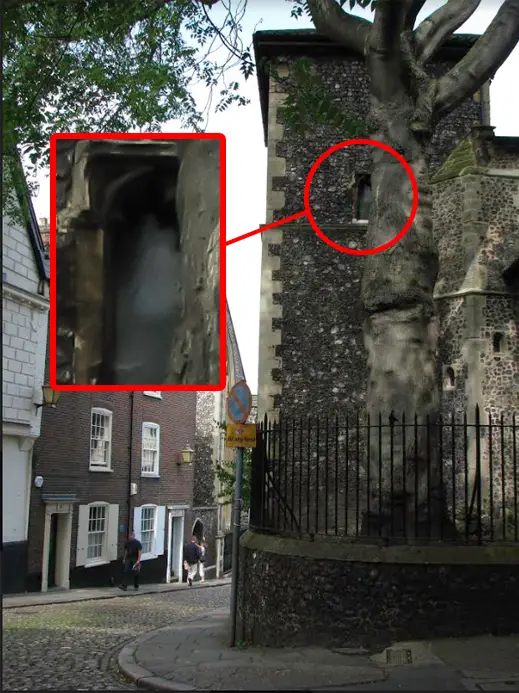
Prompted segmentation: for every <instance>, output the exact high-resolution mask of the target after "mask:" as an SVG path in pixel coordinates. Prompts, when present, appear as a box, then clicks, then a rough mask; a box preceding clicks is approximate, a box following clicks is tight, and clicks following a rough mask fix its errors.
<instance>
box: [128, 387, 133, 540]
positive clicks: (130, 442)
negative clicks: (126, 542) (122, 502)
mask: <svg viewBox="0 0 519 693" xmlns="http://www.w3.org/2000/svg"><path fill="white" fill-rule="evenodd" d="M134 403H135V392H133V391H132V392H130V430H129V434H128V527H127V531H126V535H127V536H128V534H129V533H130V529H131V525H132V492H131V487H132V466H133V465H132V460H133V408H134Z"/></svg>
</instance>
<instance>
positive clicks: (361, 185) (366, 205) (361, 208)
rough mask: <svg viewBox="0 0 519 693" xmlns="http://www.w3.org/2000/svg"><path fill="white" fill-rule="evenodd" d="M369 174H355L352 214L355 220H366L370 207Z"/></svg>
mask: <svg viewBox="0 0 519 693" xmlns="http://www.w3.org/2000/svg"><path fill="white" fill-rule="evenodd" d="M371 199H372V191H371V176H370V175H369V174H368V173H358V174H357V175H356V189H355V204H354V209H353V216H354V218H355V220H356V221H368V219H369V211H370V207H371Z"/></svg>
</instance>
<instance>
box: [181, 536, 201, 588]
mask: <svg viewBox="0 0 519 693" xmlns="http://www.w3.org/2000/svg"><path fill="white" fill-rule="evenodd" d="M199 561H200V546H199V545H198V544H197V543H196V537H195V536H193V537H191V541H190V543H189V544H188V545H187V546H186V560H185V561H184V568H185V570H187V584H188V585H189V586H190V587H192V586H193V580H194V578H195V575H196V571H197V569H198V564H199Z"/></svg>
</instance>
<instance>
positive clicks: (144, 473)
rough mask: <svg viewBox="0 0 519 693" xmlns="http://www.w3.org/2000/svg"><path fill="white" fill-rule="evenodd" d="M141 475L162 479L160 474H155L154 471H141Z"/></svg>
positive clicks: (147, 477) (146, 477)
mask: <svg viewBox="0 0 519 693" xmlns="http://www.w3.org/2000/svg"><path fill="white" fill-rule="evenodd" d="M141 477H144V478H145V479H160V474H154V473H153V472H141Z"/></svg>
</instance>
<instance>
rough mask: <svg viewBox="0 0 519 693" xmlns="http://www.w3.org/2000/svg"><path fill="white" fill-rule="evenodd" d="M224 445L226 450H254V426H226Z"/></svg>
mask: <svg viewBox="0 0 519 693" xmlns="http://www.w3.org/2000/svg"><path fill="white" fill-rule="evenodd" d="M225 445H226V447H228V448H255V447H256V424H251V423H249V424H227V439H226V441H225Z"/></svg>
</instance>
